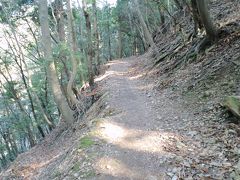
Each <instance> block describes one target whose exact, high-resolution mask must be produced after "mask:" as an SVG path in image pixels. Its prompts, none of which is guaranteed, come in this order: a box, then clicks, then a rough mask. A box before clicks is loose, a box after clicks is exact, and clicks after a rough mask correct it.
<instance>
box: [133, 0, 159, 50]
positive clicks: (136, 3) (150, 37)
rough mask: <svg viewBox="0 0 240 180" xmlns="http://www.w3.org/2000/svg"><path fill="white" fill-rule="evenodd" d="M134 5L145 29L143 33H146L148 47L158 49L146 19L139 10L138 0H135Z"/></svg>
mask: <svg viewBox="0 0 240 180" xmlns="http://www.w3.org/2000/svg"><path fill="white" fill-rule="evenodd" d="M133 2H134V5H135V10H136V12H137V15H138V18H139V21H140V24H141V27H142V29H143V32H144V37H145V40H146V42H147V44H148V46H151V47H152V48H153V49H154V50H155V49H156V45H155V43H154V41H153V38H152V35H151V33H150V31H149V29H148V27H147V25H146V23H145V21H144V18H143V16H142V13H141V11H140V9H139V6H138V0H134V1H133Z"/></svg>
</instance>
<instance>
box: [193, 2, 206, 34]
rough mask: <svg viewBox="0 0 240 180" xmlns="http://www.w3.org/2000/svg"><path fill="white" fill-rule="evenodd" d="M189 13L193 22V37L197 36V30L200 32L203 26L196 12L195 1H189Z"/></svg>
mask: <svg viewBox="0 0 240 180" xmlns="http://www.w3.org/2000/svg"><path fill="white" fill-rule="evenodd" d="M191 7H192V9H191V12H192V16H193V21H194V36H196V35H197V34H198V31H199V30H202V28H203V24H202V21H201V18H200V15H199V12H198V7H197V0H191Z"/></svg>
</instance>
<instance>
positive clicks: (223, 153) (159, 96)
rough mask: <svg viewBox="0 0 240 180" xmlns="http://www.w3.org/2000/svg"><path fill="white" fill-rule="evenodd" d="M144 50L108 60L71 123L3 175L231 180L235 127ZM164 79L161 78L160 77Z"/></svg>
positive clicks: (234, 171) (236, 152)
mask: <svg viewBox="0 0 240 180" xmlns="http://www.w3.org/2000/svg"><path fill="white" fill-rule="evenodd" d="M148 58H149V56H148V55H147V54H146V55H144V56H139V57H131V58H128V59H123V60H115V61H112V62H110V63H109V64H107V66H109V68H108V69H107V70H106V72H105V74H104V75H102V76H100V77H98V78H97V79H96V81H97V83H98V86H99V89H101V94H102V96H101V98H100V99H99V100H98V101H97V102H96V103H95V104H94V105H93V106H92V107H91V108H90V110H89V111H88V112H87V114H86V117H85V118H84V120H82V121H80V122H76V124H75V125H74V127H73V128H71V129H69V130H67V131H62V132H59V130H60V129H61V128H60V127H59V128H57V129H56V130H55V132H53V133H52V134H51V135H50V136H49V137H47V138H46V139H45V140H44V141H42V142H41V143H40V144H39V145H37V146H36V147H34V148H33V149H31V150H30V151H29V152H26V153H24V154H21V155H19V157H18V158H17V160H16V161H15V162H14V163H13V164H12V165H11V166H10V167H9V168H8V170H7V171H6V172H4V173H2V174H1V178H2V179H4V176H5V179H44V180H46V179H61V180H62V179H66V180H67V179H104V180H105V179H146V180H154V179H180V178H183V179H230V177H236V179H237V177H238V175H237V173H238V172H239V166H236V164H237V161H238V157H239V152H240V150H239V146H238V145H239V144H238V143H239V135H240V134H239V131H238V128H239V127H238V126H237V125H235V124H232V123H225V122H224V121H222V120H221V118H219V117H217V116H216V111H214V107H212V105H210V104H209V103H207V102H206V101H205V102H204V103H202V102H200V101H198V102H196V101H194V100H193V99H192V98H190V99H189V96H188V95H187V94H186V95H183V94H181V93H180V91H178V90H177V89H173V87H172V86H169V87H165V88H164V89H161V88H160V89H159V86H158V84H159V83H158V82H159V81H160V80H161V81H162V80H163V78H165V77H161V78H159V76H154V72H155V70H151V71H149V63H148V66H146V61H149V59H148ZM165 80H167V79H165Z"/></svg>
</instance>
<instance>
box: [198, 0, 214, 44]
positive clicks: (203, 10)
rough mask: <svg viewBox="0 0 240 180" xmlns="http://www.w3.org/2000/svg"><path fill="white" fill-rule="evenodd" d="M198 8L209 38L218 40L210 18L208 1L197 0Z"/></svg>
mask: <svg viewBox="0 0 240 180" xmlns="http://www.w3.org/2000/svg"><path fill="white" fill-rule="evenodd" d="M197 7H198V12H199V14H200V17H201V21H202V23H203V25H204V27H205V30H206V33H207V36H208V37H209V38H210V40H211V41H214V40H215V39H216V38H217V31H216V28H215V26H214V24H213V22H212V20H211V17H210V13H209V9H208V0H197Z"/></svg>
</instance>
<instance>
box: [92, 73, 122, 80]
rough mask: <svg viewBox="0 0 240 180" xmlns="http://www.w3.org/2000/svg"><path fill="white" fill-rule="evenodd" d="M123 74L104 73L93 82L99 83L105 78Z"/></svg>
mask: <svg viewBox="0 0 240 180" xmlns="http://www.w3.org/2000/svg"><path fill="white" fill-rule="evenodd" d="M124 74H125V72H117V71H106V73H105V74H104V75H102V76H99V77H97V78H96V79H95V82H99V81H102V80H104V79H106V78H108V77H109V76H112V75H113V76H123V75H124Z"/></svg>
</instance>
